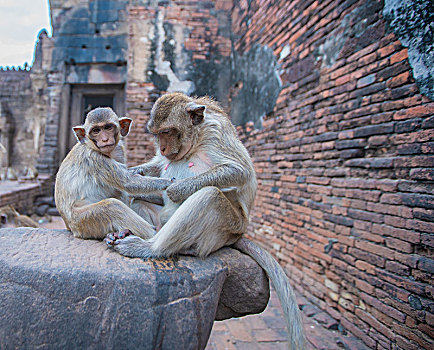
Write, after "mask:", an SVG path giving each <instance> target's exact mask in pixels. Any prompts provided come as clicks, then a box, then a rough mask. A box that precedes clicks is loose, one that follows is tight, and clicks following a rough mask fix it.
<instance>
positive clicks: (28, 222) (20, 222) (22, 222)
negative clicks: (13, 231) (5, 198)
mask: <svg viewBox="0 0 434 350" xmlns="http://www.w3.org/2000/svg"><path fill="white" fill-rule="evenodd" d="M7 224H10V225H13V226H15V227H34V228H37V227H39V225H38V224H37V223H36V222H35V221H34V220H33V219H32V218H30V217H28V216H27V215H22V214H20V213H19V212H18V211H17V210H16V209H15V208H14V207H13V206H11V205H6V206H4V207H1V208H0V227H2V226H3V225H7Z"/></svg>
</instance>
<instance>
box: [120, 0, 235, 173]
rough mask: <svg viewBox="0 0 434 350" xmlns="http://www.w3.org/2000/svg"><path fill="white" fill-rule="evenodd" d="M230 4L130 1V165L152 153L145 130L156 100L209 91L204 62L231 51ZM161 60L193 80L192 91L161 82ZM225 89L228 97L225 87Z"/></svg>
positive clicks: (223, 1)
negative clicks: (168, 95)
mask: <svg viewBox="0 0 434 350" xmlns="http://www.w3.org/2000/svg"><path fill="white" fill-rule="evenodd" d="M231 7H232V1H227V0H218V1H196V0H187V1H178V0H177V1H170V2H168V1H161V2H159V3H158V4H147V5H146V6H139V5H130V6H129V8H128V26H129V28H128V33H129V50H128V79H127V86H126V111H127V114H128V116H129V117H130V118H132V119H133V120H134V124H133V127H132V131H131V133H130V135H129V136H128V139H127V149H128V164H129V165H136V164H139V163H143V162H144V161H145V160H149V159H150V158H151V157H152V156H153V155H154V146H153V140H152V136H150V135H146V134H144V131H145V126H146V123H147V120H148V118H149V113H150V110H151V108H152V105H153V104H154V102H155V101H156V100H157V98H158V97H159V96H161V94H163V93H164V92H166V91H184V92H187V93H190V94H197V95H203V94H204V93H208V94H210V91H209V89H206V88H203V86H202V85H206V84H207V82H203V81H205V80H207V78H208V72H206V71H204V69H203V66H202V65H203V64H204V63H205V65H207V64H209V62H210V59H211V56H212V57H213V58H214V57H217V59H218V58H223V57H227V56H229V54H230V52H231V41H230V40H229V33H228V32H226V33H222V30H223V27H225V29H228V28H226V26H227V24H228V23H229V16H228V13H229V11H230V9H231ZM159 28H160V32H159ZM229 29H230V28H229ZM163 61H164V62H166V63H170V69H171V70H172V71H173V73H174V74H175V75H177V76H178V77H179V79H180V80H183V79H184V81H194V85H193V88H192V89H193V90H194V91H193V90H190V91H186V90H184V88H183V86H182V85H176V84H173V82H169V83H166V82H164V83H161V80H166V79H167V76H166V75H164V74H161V73H159V70H158V64H159V63H161V62H163ZM169 80H170V77H169ZM211 85H213V86H214V87H215V86H216V85H218V84H217V83H212V84H211ZM204 90H205V92H203V91H204ZM224 93H225V94H226V99H227V97H228V92H227V89H224ZM223 102H224V101H223Z"/></svg>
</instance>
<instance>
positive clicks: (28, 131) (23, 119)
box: [0, 68, 43, 175]
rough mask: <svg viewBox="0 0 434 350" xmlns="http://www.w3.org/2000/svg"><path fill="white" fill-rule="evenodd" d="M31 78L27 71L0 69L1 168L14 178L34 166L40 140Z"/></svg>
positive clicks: (39, 121)
mask: <svg viewBox="0 0 434 350" xmlns="http://www.w3.org/2000/svg"><path fill="white" fill-rule="evenodd" d="M30 75H31V73H30V71H29V70H26V69H21V68H17V69H14V68H13V69H0V105H1V106H0V142H1V143H2V144H3V146H4V147H5V148H6V150H7V153H6V154H7V156H5V158H7V159H5V160H3V161H2V164H1V166H3V167H9V168H12V169H14V172H15V173H16V174H17V175H25V173H26V170H27V169H28V168H29V167H33V166H34V162H35V158H36V156H37V154H38V152H39V149H40V145H41V144H42V140H43V120H42V118H39V116H38V114H37V113H35V112H36V108H35V99H34V97H33V96H34V89H33V84H32V80H31V78H30ZM41 126H42V128H41Z"/></svg>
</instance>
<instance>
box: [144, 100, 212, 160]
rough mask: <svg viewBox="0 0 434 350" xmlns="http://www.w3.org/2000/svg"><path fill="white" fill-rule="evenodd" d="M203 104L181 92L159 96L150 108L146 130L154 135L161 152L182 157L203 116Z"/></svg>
mask: <svg viewBox="0 0 434 350" xmlns="http://www.w3.org/2000/svg"><path fill="white" fill-rule="evenodd" d="M204 111H205V106H204V105H199V104H196V103H195V102H194V101H193V99H191V98H190V97H188V96H186V95H184V94H182V93H171V94H166V95H163V96H162V97H160V98H159V99H158V100H157V101H156V102H155V104H154V106H153V108H152V111H151V118H150V119H149V122H148V125H147V127H148V130H149V131H150V132H151V133H152V134H153V135H154V136H155V141H156V144H157V147H158V148H159V151H160V153H161V155H163V156H164V157H166V158H167V159H169V160H170V161H177V160H181V159H182V158H183V157H184V156H185V155H186V154H187V153H188V152H189V151H190V149H191V148H192V145H193V144H194V142H195V141H194V140H195V139H196V138H197V137H196V136H197V134H198V132H199V130H200V128H201V123H202V122H203V120H204Z"/></svg>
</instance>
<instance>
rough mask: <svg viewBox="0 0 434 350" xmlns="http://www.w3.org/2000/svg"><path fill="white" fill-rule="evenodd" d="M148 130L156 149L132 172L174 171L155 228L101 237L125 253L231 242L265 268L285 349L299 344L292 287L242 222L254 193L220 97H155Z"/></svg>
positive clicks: (204, 250) (208, 249)
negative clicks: (143, 233) (281, 315)
mask: <svg viewBox="0 0 434 350" xmlns="http://www.w3.org/2000/svg"><path fill="white" fill-rule="evenodd" d="M148 130H149V131H150V132H151V133H152V134H154V136H155V143H156V149H157V152H156V156H155V157H154V158H153V160H152V161H151V162H149V163H147V164H143V165H141V166H137V167H134V168H132V169H130V170H131V171H132V172H134V173H137V174H141V175H147V176H150V175H151V176H161V177H165V178H174V179H176V180H175V182H174V183H173V184H172V185H171V186H169V187H168V188H167V190H166V191H165V192H164V195H163V199H164V207H163V208H162V210H161V211H160V213H159V221H160V222H159V224H160V225H161V226H162V227H161V229H160V230H159V231H158V233H157V234H156V235H155V236H153V237H152V238H150V239H147V240H144V239H142V238H140V237H136V236H133V235H130V236H128V237H124V238H123V239H117V238H115V239H113V237H107V238H106V242H107V243H108V244H109V245H112V246H113V247H114V249H115V250H116V251H118V252H119V253H120V254H123V255H125V256H129V257H141V258H154V257H168V256H171V255H175V254H178V253H183V252H189V253H193V254H194V255H197V256H199V257H205V256H207V255H209V254H210V253H212V252H214V251H216V250H218V249H219V248H221V247H223V246H227V245H234V247H235V248H237V249H239V250H241V251H242V252H244V253H246V254H248V255H250V256H252V257H253V258H254V259H255V260H256V261H257V262H258V263H259V264H260V265H261V266H262V268H263V269H264V270H265V271H266V272H267V274H268V276H269V277H270V279H271V281H272V283H273V285H274V287H275V289H276V291H277V293H278V295H279V298H280V301H281V303H282V306H283V309H284V312H285V317H286V321H287V325H288V332H289V342H290V348H291V349H302V348H303V347H304V345H303V344H304V336H303V330H302V325H301V319H300V315H299V310H298V306H297V304H296V300H295V295H294V292H293V290H292V288H291V286H290V284H289V280H288V278H287V276H286V275H285V273H284V271H283V270H282V268H281V267H280V265H279V264H278V263H277V262H276V260H274V259H273V257H272V256H271V255H270V254H269V253H267V252H266V251H264V250H262V249H261V248H259V247H258V246H257V245H255V244H254V243H253V242H251V241H249V240H247V239H245V238H241V237H242V235H243V234H244V233H245V232H246V230H247V225H248V222H249V212H250V209H251V207H252V205H253V200H254V198H255V194H256V187H257V182H256V175H255V171H254V168H253V164H252V161H251V159H250V157H249V155H248V153H247V150H246V149H245V147H244V146H243V145H242V143H241V142H240V141H239V139H238V137H237V134H236V130H235V128H234V126H233V125H232V123H231V122H230V120H229V118H228V116H227V115H226V114H225V112H224V111H223V110H222V109H221V108H220V107H219V105H218V104H217V103H216V102H215V101H213V100H212V99H210V98H208V97H201V98H190V97H188V96H186V95H184V94H182V93H170V94H166V95H164V96H162V97H160V98H159V99H158V100H157V101H156V103H155V105H154V107H153V108H152V111H151V116H150V120H149V123H148Z"/></svg>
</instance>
